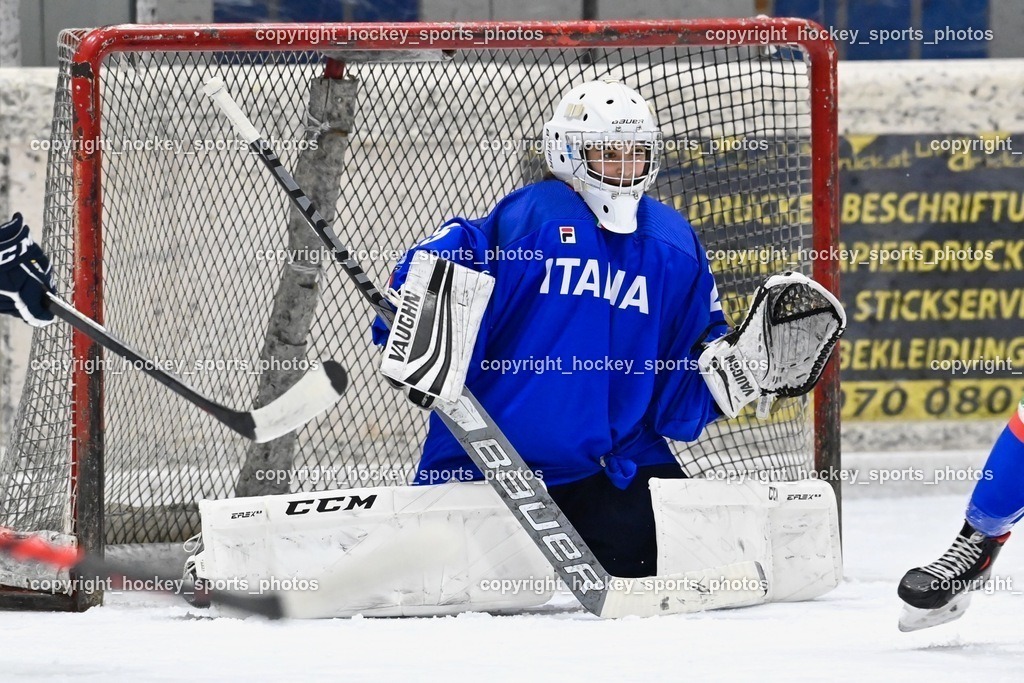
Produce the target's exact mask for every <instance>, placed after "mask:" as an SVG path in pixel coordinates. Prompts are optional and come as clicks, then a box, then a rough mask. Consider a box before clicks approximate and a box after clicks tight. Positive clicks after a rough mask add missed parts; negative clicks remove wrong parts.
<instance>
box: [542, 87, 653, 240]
mask: <svg viewBox="0 0 1024 683" xmlns="http://www.w3.org/2000/svg"><path fill="white" fill-rule="evenodd" d="M661 148H662V145H661V131H660V130H659V129H658V122H657V121H656V120H655V117H654V113H653V111H652V110H651V108H650V106H648V104H647V101H646V100H645V99H644V98H643V97H641V96H640V94H639V93H638V92H636V91H635V90H633V89H632V88H629V87H627V86H626V85H623V84H622V83H620V82H619V81H615V80H600V81H590V82H588V83H583V84H582V85H578V86H576V87H575V88H573V89H572V90H570V91H569V92H568V93H567V94H566V95H565V97H563V98H562V100H561V102H559V103H558V106H557V107H555V114H554V116H552V117H551V120H550V121H548V122H547V123H545V124H544V153H545V158H546V160H547V165H548V169H550V171H551V173H552V174H554V176H555V177H556V178H558V179H559V180H562V181H564V182H567V183H569V184H570V185H571V186H572V188H573V189H574V190H576V192H578V193H580V195H582V197H583V200H584V201H585V202H586V203H587V206H588V207H590V210H591V211H593V212H594V215H595V216H597V220H598V223H600V225H601V227H603V228H605V229H607V230H610V231H612V232H617V233H622V234H628V233H631V232H634V231H635V230H636V212H637V207H638V206H639V204H640V198H641V197H642V196H643V194H644V192H646V191H647V189H648V188H650V186H651V185H653V184H654V179H655V178H656V177H657V175H658V167H659V166H660V163H661ZM588 153H589V155H590V156H589V158H588ZM609 171H610V172H609Z"/></svg>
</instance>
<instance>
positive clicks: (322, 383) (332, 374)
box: [46, 293, 348, 443]
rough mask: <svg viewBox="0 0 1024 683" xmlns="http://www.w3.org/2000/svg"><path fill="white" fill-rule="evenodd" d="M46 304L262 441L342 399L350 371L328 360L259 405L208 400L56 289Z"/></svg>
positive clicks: (226, 422) (246, 434)
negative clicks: (233, 405)
mask: <svg viewBox="0 0 1024 683" xmlns="http://www.w3.org/2000/svg"><path fill="white" fill-rule="evenodd" d="M47 296H48V297H49V298H48V300H47V302H46V303H47V307H48V308H49V309H50V310H51V311H52V312H53V314H54V315H55V316H57V317H58V318H60V319H61V320H63V321H64V322H66V323H68V324H69V325H71V327H73V328H75V329H76V330H78V331H79V332H81V333H82V334H84V335H85V336H87V337H89V338H90V339H92V340H93V341H94V342H96V343H97V344H100V345H101V346H103V347H104V348H107V349H109V350H111V351H113V352H114V353H116V354H117V355H119V356H121V357H122V358H126V359H128V360H130V361H131V362H132V364H133V366H134V367H136V368H138V369H139V370H141V371H142V372H144V373H146V374H147V375H149V376H150V377H152V378H153V379H155V380H156V381H157V382H160V384H163V385H164V386H165V387H167V388H168V389H170V390H171V391H173V392H174V393H176V394H178V395H179V396H181V397H183V398H184V399H185V400H187V401H189V402H190V403H192V404H194V405H197V406H199V407H200V408H202V409H203V410H205V411H206V412H208V413H209V414H210V415H212V416H213V417H214V418H216V419H217V420H218V421H219V422H221V424H224V425H226V426H227V427H228V428H230V429H231V430H232V431H234V432H236V433H238V434H241V435H242V436H244V437H245V438H247V439H251V440H253V441H256V442H257V443H263V442H265V441H272V440H273V439H276V438H278V437H280V436H284V435H285V434H288V433H290V432H293V431H295V430H296V429H298V428H299V427H301V426H302V425H304V424H306V423H307V422H309V421H310V420H312V419H313V418H314V417H316V416H317V415H319V414H320V413H322V412H324V411H325V410H327V409H328V408H330V407H331V406H332V405H334V404H335V403H337V402H338V400H339V399H341V397H342V395H343V394H344V393H345V388H346V387H347V386H348V374H347V373H346V372H345V368H343V367H342V366H341V365H340V364H339V363H337V362H335V361H331V360H328V361H323V362H322V363H320V364H319V365H318V366H317V367H316V368H315V369H313V370H310V371H309V372H307V373H306V374H305V375H303V376H302V377H301V378H300V379H299V381H298V382H296V383H295V384H294V385H293V386H292V387H291V388H289V389H288V391H286V392H284V394H282V395H281V396H280V397H279V398H277V399H275V400H273V401H271V402H270V403H268V404H267V405H265V406H263V407H262V408H259V409H257V410H232V409H231V408H228V407H227V406H224V405H221V404H220V403H217V402H215V401H212V400H210V399H208V398H207V397H205V396H203V395H202V394H200V393H199V392H198V391H196V390H195V389H193V388H192V387H190V386H188V385H187V384H185V383H184V382H183V381H181V380H180V379H178V378H177V377H176V376H174V375H172V374H170V373H169V372H166V371H164V370H162V369H160V368H159V367H157V363H155V362H154V361H153V360H151V359H149V358H146V357H145V356H143V355H142V354H141V353H139V352H138V351H136V350H134V349H133V348H131V347H130V346H128V344H127V343H125V342H123V341H121V340H120V339H118V338H117V337H115V336H114V335H112V334H111V333H110V332H109V331H107V329H106V328H105V327H103V326H102V325H100V324H99V323H97V322H96V321H94V320H91V319H89V318H87V317H86V316H84V315H82V313H81V312H80V311H79V310H78V309H76V308H75V307H74V306H72V305H71V304H69V303H68V302H66V301H64V300H63V299H61V298H60V297H58V296H57V295H55V294H52V293H51V294H48V295H47Z"/></svg>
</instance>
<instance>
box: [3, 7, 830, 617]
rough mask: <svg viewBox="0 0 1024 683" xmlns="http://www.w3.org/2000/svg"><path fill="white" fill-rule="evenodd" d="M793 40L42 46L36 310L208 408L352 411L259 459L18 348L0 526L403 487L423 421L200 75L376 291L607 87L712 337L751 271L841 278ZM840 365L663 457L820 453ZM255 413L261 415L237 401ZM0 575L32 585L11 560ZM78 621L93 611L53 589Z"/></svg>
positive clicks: (817, 71) (819, 130) (80, 40)
mask: <svg viewBox="0 0 1024 683" xmlns="http://www.w3.org/2000/svg"><path fill="white" fill-rule="evenodd" d="M810 27H813V24H809V23H808V22H804V21H797V20H780V19H758V20H713V21H698V22H680V21H662V22H621V23H614V22H613V23H600V24H586V23H568V24H567V23H523V24H459V25H442V24H395V25H383V26H375V25H316V26H303V25H286V26H280V25H279V26H271V25H262V26H261V25H252V26H240V25H233V26H226V25H220V26H119V27H112V28H106V29H97V30H92V31H85V30H74V31H65V32H64V33H62V34H61V37H60V71H59V81H58V86H57V98H56V104H55V108H54V121H53V129H52V137H51V151H50V153H49V170H48V174H47V180H46V183H47V186H46V189H47V196H46V206H45V226H44V229H43V240H44V242H45V246H46V249H47V250H48V252H49V253H50V255H51V257H52V258H53V261H54V267H55V280H56V286H57V288H58V290H59V292H60V293H61V294H62V295H63V296H64V297H66V298H67V299H68V300H71V301H73V303H74V304H75V305H76V307H77V308H78V309H79V310H81V311H83V312H84V313H86V314H87V315H89V316H91V317H93V318H95V319H97V320H101V321H102V322H104V324H105V325H106V326H107V327H108V328H109V329H110V330H111V331H113V332H114V333H115V334H117V335H118V336H120V337H122V338H125V339H127V340H129V341H131V342H132V343H133V344H134V345H135V346H137V347H138V348H140V349H142V350H144V351H145V352H146V353H147V354H148V355H149V356H151V357H152V358H154V359H156V360H157V361H158V362H160V363H161V364H163V367H165V368H166V369H170V370H172V371H174V372H175V373H177V374H179V375H182V376H183V377H184V378H185V379H186V380H187V381H188V382H189V383H190V384H192V385H193V386H195V387H196V388H197V389H199V390H200V391H202V392H203V393H205V394H207V395H209V396H211V397H213V398H215V399H216V400H218V401H220V402H222V403H225V404H228V405H232V406H236V407H247V406H249V405H252V403H253V402H254V400H266V399H267V398H268V397H270V396H271V395H272V394H273V393H274V392H275V391H277V390H279V389H280V388H282V387H283V386H286V385H287V384H288V383H289V382H290V381H294V378H295V377H296V376H297V374H300V373H301V372H302V370H303V369H304V367H305V364H307V363H309V362H312V361H316V360H317V359H327V358H335V359H337V360H340V361H342V362H343V363H344V365H345V366H346V367H347V368H348V369H349V372H350V375H351V384H350V389H349V392H348V394H347V396H346V397H345V398H344V400H343V401H342V402H341V403H340V404H338V405H337V407H336V408H335V409H333V410H332V411H331V412H330V413H329V414H327V415H325V416H323V417H322V418H321V419H318V420H316V421H314V422H313V423H311V424H309V425H308V426H307V427H306V428H304V429H303V430H301V431H300V432H299V433H298V434H297V435H295V436H294V437H291V438H285V439H282V440H281V441H280V442H275V443H273V444H270V445H269V446H254V445H253V444H251V443H248V442H246V441H245V440H243V439H241V438H239V437H237V436H235V435H234V434H233V433H231V432H229V431H228V430H226V429H225V428H222V427H221V426H220V425H219V424H218V423H216V422H214V421H212V420H211V419H209V418H208V416H206V415H205V414H204V413H202V412H201V411H200V410H198V409H196V408H194V407H192V406H191V405H190V404H188V403H186V402H184V401H182V400H180V399H179V398H178V397H176V396H174V395H173V394H171V393H169V392H167V391H165V390H164V389H163V388H162V387H160V386H159V385H157V384H155V383H154V382H153V381H152V380H150V379H149V378H147V377H145V376H144V375H143V374H142V373H141V372H138V371H137V370H136V369H134V368H131V367H127V366H125V365H123V364H122V363H120V361H119V359H118V358H116V357H113V356H112V355H110V354H106V355H104V354H103V353H102V352H101V349H99V348H98V347H96V346H95V345H93V344H91V343H90V342H89V341H88V340H86V339H85V338H84V337H80V336H79V335H72V334H71V333H70V331H69V328H67V327H66V326H64V325H63V324H55V325H52V326H50V327H48V328H46V329H45V330H42V331H39V332H37V333H36V336H35V339H34V343H33V349H32V356H31V360H30V367H31V370H30V375H29V377H28V378H27V380H26V385H25V390H24V395H23V398H22V401H21V404H20V408H19V411H18V415H17V423H16V430H15V433H14V434H13V435H12V436H11V438H10V440H9V443H8V444H7V448H6V451H5V452H4V455H3V458H2V462H0V525H3V526H8V527H13V528H16V529H19V530H23V531H37V530H38V531H45V532H47V533H48V534H50V535H51V536H52V537H54V538H63V539H68V540H70V541H72V542H77V543H79V544H82V545H84V546H86V547H90V548H93V549H95V548H99V547H102V546H103V544H104V543H106V544H135V543H170V542H180V541H183V540H184V539H186V538H188V537H189V536H191V535H193V534H195V533H196V532H197V531H198V529H199V518H198V512H197V505H196V502H197V501H198V500H200V499H203V498H224V497H229V496H233V495H239V494H245V493H266V492H285V491H289V490H291V491H297V490H320V489H329V488H340V487H349V486H369V485H384V484H402V483H406V482H408V481H409V479H410V476H411V474H412V472H413V470H414V466H415V462H416V455H417V450H418V447H419V444H420V441H421V439H422V437H423V434H424V427H425V419H424V416H423V414H422V413H420V412H418V411H415V410H414V409H411V408H409V407H407V406H406V404H405V403H404V402H403V401H402V400H399V396H398V395H397V394H396V393H395V392H394V391H392V390H391V389H389V388H387V387H386V386H385V385H384V384H383V383H382V382H381V380H380V379H379V377H378V375H377V373H376V366H377V362H378V361H377V358H378V352H377V350H376V349H375V348H374V347H372V345H371V344H370V341H369V334H368V327H369V323H370V315H369V313H368V310H367V308H366V306H365V304H364V303H363V301H362V300H361V299H360V297H359V296H358V295H357V293H356V292H355V291H354V289H353V287H352V285H351V284H350V283H349V281H348V279H347V278H346V277H345V276H344V274H343V273H342V272H341V270H340V269H339V268H337V267H334V266H333V264H332V263H331V262H330V260H329V258H327V257H326V256H325V254H324V253H323V252H322V251H321V250H320V249H319V245H318V244H317V242H316V240H315V239H314V237H313V235H312V233H311V232H310V231H309V230H308V229H307V228H306V227H305V226H304V225H302V224H301V222H300V221H299V219H298V217H297V216H293V215H292V213H291V211H290V208H289V203H288V200H287V197H285V196H284V195H283V194H282V192H281V191H280V190H279V189H278V188H277V187H276V186H275V185H274V182H273V180H272V179H271V178H270V177H268V175H267V174H266V173H265V171H264V170H263V169H262V168H260V166H259V162H258V160H257V159H256V158H255V157H254V156H252V155H250V154H248V153H247V152H246V150H245V149H244V144H243V143H241V141H240V140H238V139H237V138H236V136H235V135H234V134H233V132H232V130H231V129H230V126H229V124H228V123H227V121H226V120H225V119H224V118H223V117H222V116H221V115H219V114H218V112H217V111H216V110H215V108H214V107H213V106H212V104H211V103H210V102H208V101H206V100H205V98H204V97H203V96H202V93H201V88H202V86H203V84H204V83H205V81H206V80H207V79H208V78H210V77H212V76H220V77H222V78H223V79H224V81H225V82H226V83H227V87H228V88H229V90H230V91H231V92H232V94H233V95H234V96H235V98H236V99H238V100H239V102H240V104H241V105H242V107H243V109H244V110H245V111H246V113H247V114H248V115H249V116H250V117H251V118H252V119H253V121H254V122H255V123H256V125H257V127H258V128H259V129H260V130H262V131H263V132H264V135H265V136H266V137H267V138H268V139H270V141H271V144H272V145H274V147H275V149H276V151H277V152H278V154H279V155H280V156H281V157H282V159H283V160H284V162H285V163H286V164H287V165H288V166H289V167H290V168H292V169H294V170H295V173H296V175H297V176H298V178H299V182H300V183H303V184H304V187H305V189H306V190H307V192H309V193H310V194H311V196H313V198H314V199H315V201H317V202H318V204H319V205H320V208H321V209H322V211H323V213H324V214H325V216H326V217H327V219H328V220H329V221H333V223H334V225H335V226H336V229H337V231H338V232H339V234H341V235H343V236H344V238H345V240H346V242H347V243H348V244H349V245H351V246H352V247H353V248H355V249H356V256H357V257H358V259H359V260H360V261H361V262H362V263H363V265H364V266H365V267H366V268H367V270H368V272H369V273H370V274H371V275H372V276H373V277H375V278H377V281H378V282H384V281H385V279H386V277H387V274H388V271H389V270H390V268H391V267H392V266H393V264H394V262H395V260H396V258H397V257H398V255H400V253H401V252H402V250H403V249H404V248H405V247H407V246H408V245H410V244H412V243H413V242H415V241H417V240H418V239H420V238H421V237H423V236H424V235H426V234H428V233H429V232H431V231H432V230H434V229H435V228H436V227H437V226H438V225H439V224H440V223H441V222H442V221H443V219H445V218H447V217H450V216H453V215H463V216H481V215H483V214H485V213H486V212H488V211H489V209H490V208H491V207H492V206H493V205H494V203H495V202H496V201H497V200H498V199H499V198H500V197H502V196H503V195H505V194H506V193H508V192H509V191H511V190H512V189H514V188H517V187H521V186H523V185H524V184H526V183H529V182H531V181H533V180H536V179H539V178H540V177H542V176H543V174H544V164H543V156H542V149H541V147H540V141H539V138H540V134H541V129H542V124H543V122H544V121H545V120H546V118H547V117H549V116H550V114H551V112H552V110H553V108H554V106H555V104H556V102H557V101H558V99H559V97H560V94H561V93H563V92H565V91H566V90H567V89H569V88H570V87H572V86H573V85H575V84H578V83H580V82H582V81H585V80H590V79H595V78H599V77H603V76H612V77H615V78H618V79H620V80H622V81H624V82H625V83H626V84H628V85H630V86H632V87H634V88H636V89H638V90H639V91H640V93H641V94H642V95H644V96H645V97H646V98H647V99H648V101H649V102H651V104H652V105H653V107H654V108H655V110H656V113H657V117H658V120H659V122H660V125H661V127H662V130H663V133H664V138H665V143H666V144H665V151H664V155H665V156H664V160H663V163H662V169H661V172H660V175H659V177H658V182H657V186H656V187H655V188H654V189H653V190H652V192H651V194H653V195H655V196H656V197H657V198H658V199H660V200H661V201H663V202H666V203H668V204H671V205H674V206H675V207H677V208H678V209H679V211H681V212H682V213H684V214H685V215H687V216H688V217H689V219H690V221H691V223H692V224H693V225H694V226H695V227H696V228H697V230H698V232H699V233H700V235H701V237H702V240H703V243H704V246H705V247H706V248H707V250H708V251H709V255H710V257H711V262H712V265H713V268H714V270H715V273H716V276H717V281H718V286H719V291H720V293H721V296H722V299H723V303H724V306H725V309H726V311H727V314H728V315H729V316H730V317H731V318H732V319H733V321H734V322H736V321H738V320H739V319H740V318H741V317H742V315H743V312H744V307H745V305H746V303H747V301H748V298H749V296H750V294H751V293H752V292H753V291H754V289H755V288H756V286H757V285H758V284H759V283H760V282H761V281H762V280H763V279H764V278H765V277H766V276H767V275H768V274H770V273H772V272H777V271H780V270H785V269H795V270H800V271H802V272H804V273H806V274H809V275H810V274H813V275H814V276H815V277H816V278H817V279H818V280H819V281H821V282H823V283H824V284H825V285H826V286H827V287H829V288H830V289H832V290H833V291H835V288H836V284H837V279H836V272H837V271H836V268H835V264H834V263H833V262H831V261H829V260H827V258H826V259H818V260H815V259H813V258H811V256H813V254H811V253H810V251H809V250H812V249H814V250H817V251H819V252H821V251H823V250H826V249H828V247H829V246H831V245H832V244H833V242H834V240H835V235H836V220H835V193H836V185H835V175H834V174H835V154H836V110H835V95H836V92H835V62H834V52H833V48H832V45H831V43H829V42H816V41H814V40H809V39H808V37H809V36H813V33H812V32H811V31H808V28H810ZM834 365H835V364H834V363H832V367H830V369H829V371H828V372H827V374H826V376H825V379H824V381H823V382H822V384H821V385H819V388H818V390H817V391H816V397H815V399H816V402H817V408H816V410H812V409H811V407H810V406H811V403H810V402H808V401H807V400H788V401H785V402H784V403H783V404H781V405H779V406H778V410H777V412H776V413H775V414H774V415H773V416H772V418H771V420H769V421H768V422H759V421H757V420H755V418H754V417H753V414H752V412H751V413H749V414H747V413H745V414H744V415H742V416H741V417H740V418H739V419H738V420H734V421H731V422H728V423H723V424H715V425H712V426H711V427H710V428H709V430H708V432H707V434H706V435H705V436H704V438H702V439H701V440H700V441H698V442H696V443H691V444H675V448H676V452H677V454H678V456H679V458H680V462H681V463H682V464H683V466H684V467H685V468H686V470H687V471H688V472H689V473H690V474H691V475H693V476H700V475H709V474H717V473H721V472H736V471H752V470H757V471H771V472H773V473H776V474H777V475H779V476H782V477H787V478H792V477H796V476H800V474H801V473H806V472H810V471H814V470H819V471H820V470H821V469H822V468H824V467H828V466H834V465H835V464H836V463H837V462H838V461H837V457H838V400H837V399H838V392H837V374H836V372H835V367H834ZM257 397H259V399H257ZM0 583H3V584H9V585H12V586H15V587H19V588H27V587H31V586H29V584H28V583H27V579H26V578H24V576H22V575H19V574H18V571H17V568H10V567H8V568H7V569H6V570H5V569H4V568H3V567H0ZM57 593H67V594H68V597H65V596H59V599H60V600H64V601H66V602H68V604H70V605H71V606H72V607H77V608H81V607H84V606H87V605H88V604H90V603H91V602H94V601H95V600H96V595H95V594H92V595H83V594H82V592H81V591H78V592H76V591H74V590H72V587H70V585H68V586H65V587H64V588H62V589H60V590H58V591H57Z"/></svg>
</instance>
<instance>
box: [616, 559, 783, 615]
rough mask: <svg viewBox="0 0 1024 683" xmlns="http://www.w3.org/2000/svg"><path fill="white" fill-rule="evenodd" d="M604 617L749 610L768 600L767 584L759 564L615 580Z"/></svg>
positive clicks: (739, 564) (738, 564)
mask: <svg viewBox="0 0 1024 683" xmlns="http://www.w3.org/2000/svg"><path fill="white" fill-rule="evenodd" d="M612 581H613V585H611V586H610V588H609V590H608V595H607V597H606V599H605V602H604V606H603V607H602V608H601V615H600V616H601V617H602V618H607V619H618V618H621V617H628V616H636V617H653V616H658V615H668V614H688V613H691V612H701V611H704V610H708V609H724V608H728V607H748V606H750V605H759V604H761V603H763V602H764V601H765V596H766V595H767V593H768V582H767V579H766V578H765V573H764V569H763V568H762V567H761V563H759V562H737V563H736V564H730V565H725V566H723V567H714V568H711V569H704V570H701V571H694V572H686V573H683V574H668V575H665V576H649V577H644V578H639V579H613V580H612Z"/></svg>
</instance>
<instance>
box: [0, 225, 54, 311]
mask: <svg viewBox="0 0 1024 683" xmlns="http://www.w3.org/2000/svg"><path fill="white" fill-rule="evenodd" d="M51 273H52V270H51V268H50V259H48V258H47V257H46V254H44V253H43V250H42V249H40V248H39V245H38V244H36V243H35V242H33V241H32V237H31V236H30V235H29V234H28V226H27V225H25V224H24V223H23V222H22V218H21V214H20V213H16V214H14V218H12V219H11V220H9V221H8V222H6V223H3V224H0V313H6V314H8V315H16V316H18V317H19V318H21V319H22V320H24V321H25V322H27V323H28V324H29V325H32V326H34V327H45V326H46V325H49V324H50V323H51V322H53V313H51V312H50V311H48V310H47V309H46V306H45V303H44V301H45V298H46V292H48V291H53V281H52V279H51Z"/></svg>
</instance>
